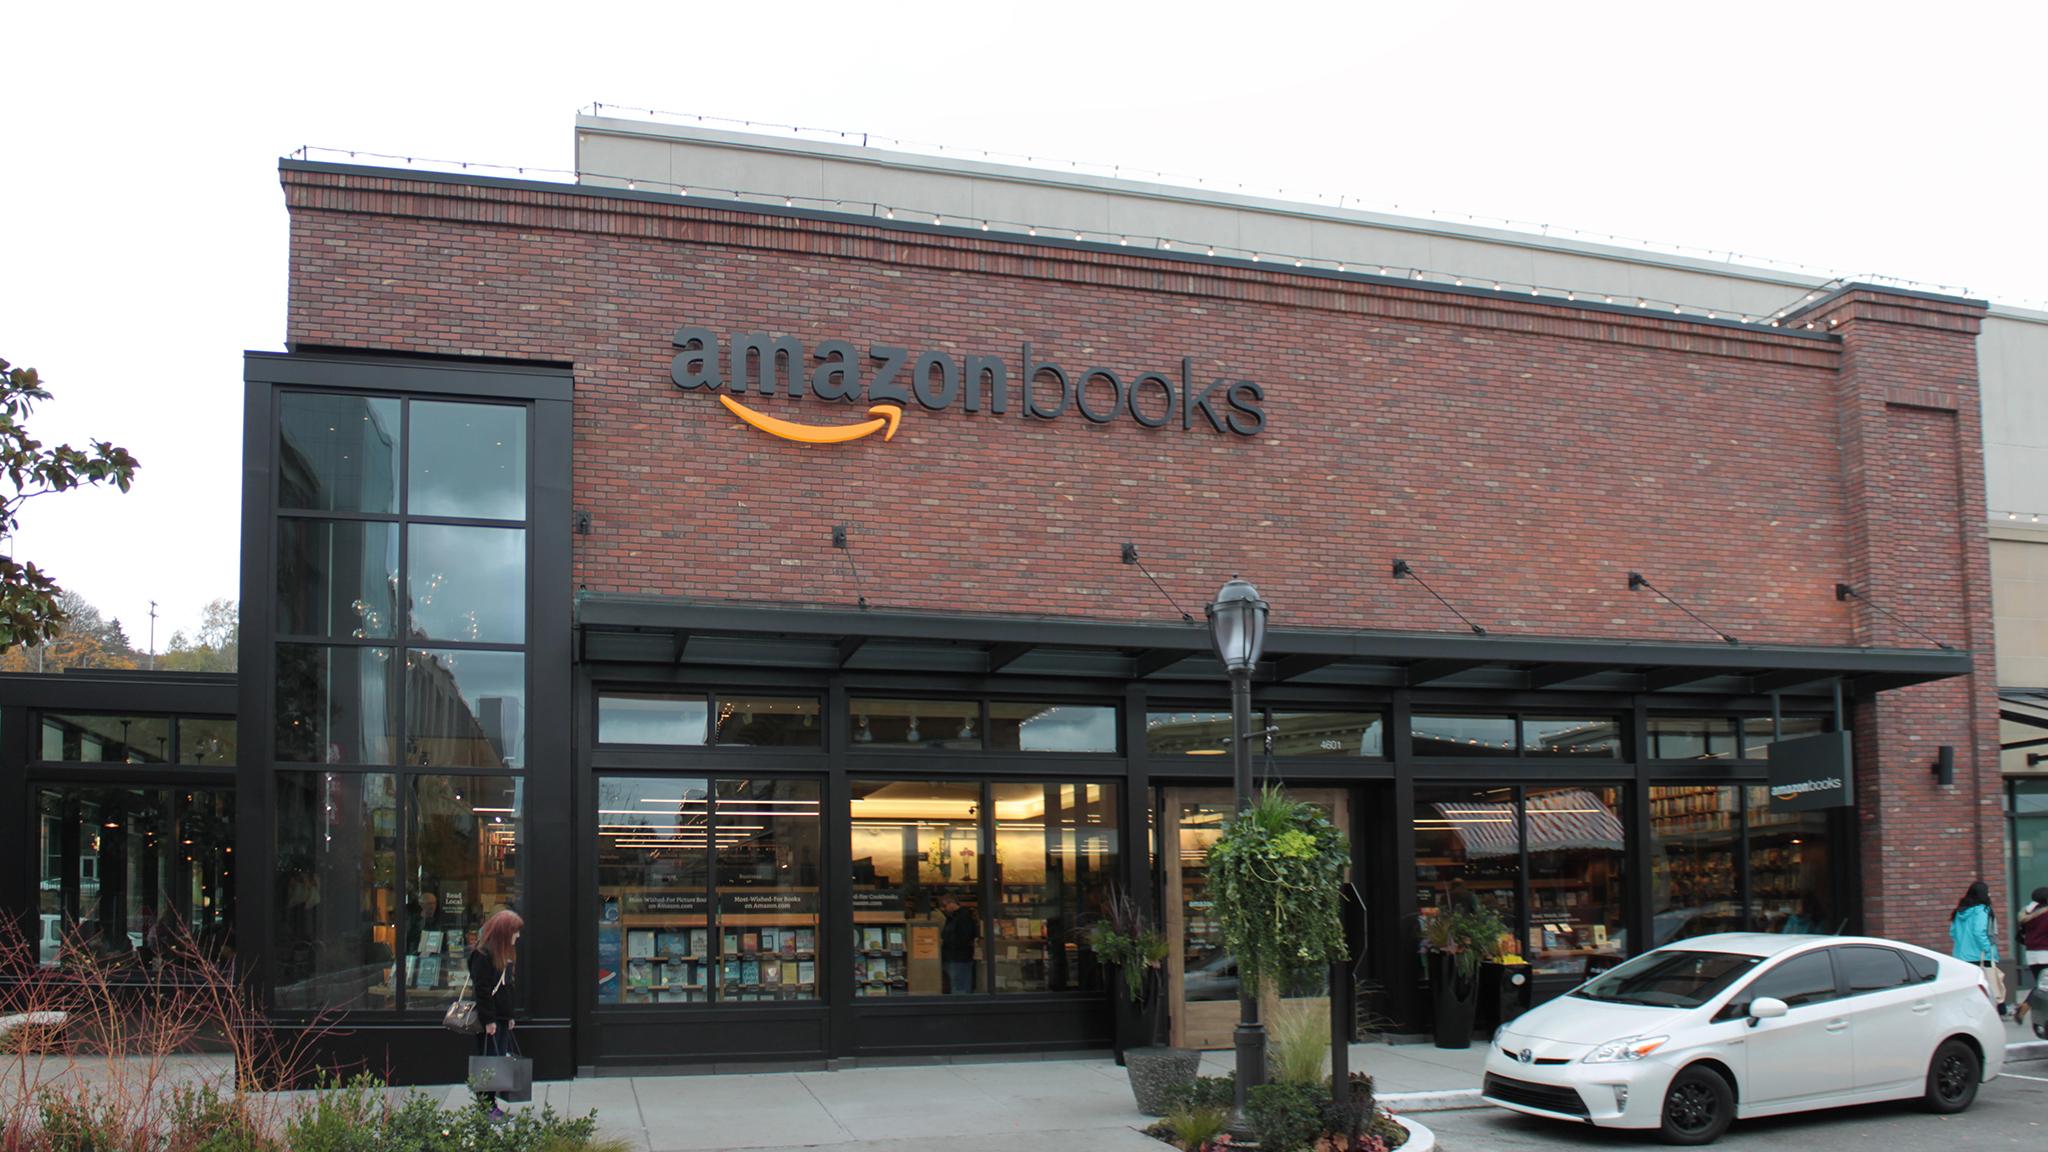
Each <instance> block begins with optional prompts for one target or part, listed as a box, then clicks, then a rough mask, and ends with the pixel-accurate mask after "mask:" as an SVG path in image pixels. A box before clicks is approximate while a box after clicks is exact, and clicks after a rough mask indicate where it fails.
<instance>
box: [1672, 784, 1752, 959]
mask: <svg viewBox="0 0 2048 1152" xmlns="http://www.w3.org/2000/svg"><path fill="white" fill-rule="evenodd" d="M1740 802H1741V798H1740V797H1739V796H1738V795H1737V793H1736V791H1735V789H1734V788H1733V787H1732V786H1721V785H1660V786H1656V787H1652V788H1651V789H1650V912H1651V921H1650V927H1651V933H1650V944H1651V946H1652V947H1656V946H1659V945H1664V944H1669V943H1670V942H1672V941H1673V940H1684V939H1687V938H1688V937H1692V936H1704V935H1706V934H1707V933H1710V932H1736V931H1740V930H1741V929H1742V905H1741V892H1740V891H1739V890H1738V889H1737V887H1736V884H1737V877H1736V852H1737V850H1738V849H1739V847H1740V845H1741V836H1742V813H1741V811H1740V809H1739V807H1738V805H1739V804H1740Z"/></svg>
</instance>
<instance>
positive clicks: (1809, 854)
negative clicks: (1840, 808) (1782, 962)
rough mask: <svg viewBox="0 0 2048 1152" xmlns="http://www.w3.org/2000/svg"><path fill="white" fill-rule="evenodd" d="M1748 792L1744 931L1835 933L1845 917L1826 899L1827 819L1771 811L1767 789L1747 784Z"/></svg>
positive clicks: (1815, 814)
mask: <svg viewBox="0 0 2048 1152" xmlns="http://www.w3.org/2000/svg"><path fill="white" fill-rule="evenodd" d="M1748 792H1749V810H1748V813H1747V815H1748V819H1749V905H1750V908H1749V911H1750V927H1751V928H1752V929H1753V930H1754V931H1758V932H1801V933H1805V932H1815V933H1820V934H1822V935H1836V934H1839V933H1841V932H1842V931H1843V930H1845V929H1846V928H1847V927H1848V926H1849V918H1848V914H1847V912H1846V911H1845V910H1843V909H1839V908H1835V907H1833V906H1832V905H1831V903H1830V901H1829V899H1828V896H1829V894H1830V893H1831V892H1832V891H1833V884H1832V883H1831V880H1830V877H1831V873H1830V872H1829V870H1828V814H1827V813H1826V812H1796V811H1792V810H1789V809H1784V808H1773V807H1772V806H1771V790H1770V788H1769V786H1767V785H1762V784H1756V785H1751V786H1750V787H1749V788H1748Z"/></svg>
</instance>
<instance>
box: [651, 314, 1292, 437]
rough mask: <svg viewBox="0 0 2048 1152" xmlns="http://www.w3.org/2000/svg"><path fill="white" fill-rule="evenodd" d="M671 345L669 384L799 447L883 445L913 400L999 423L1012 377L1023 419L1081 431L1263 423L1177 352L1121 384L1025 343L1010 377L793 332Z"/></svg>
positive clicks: (1251, 403)
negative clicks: (876, 440)
mask: <svg viewBox="0 0 2048 1152" xmlns="http://www.w3.org/2000/svg"><path fill="white" fill-rule="evenodd" d="M671 343H672V344H673V345H674V347H675V349H676V353H675V359H674V361H673V362H672V363H671V365H670V369H669V375H670V377H671V378H672V379H673V380H674V381H675V385H676V387H677V388H679V389H681V390H683V391H685V392H690V391H698V390H704V391H712V392H720V393H721V394H720V395H719V397H718V400H719V403H721V404H723V405H724V406H725V409H726V411H728V412H730V413H732V414H733V415H734V416H736V417H738V418H739V419H740V420H741V422H743V423H745V424H747V425H749V426H751V427H753V428H756V429H758V430H760V431H762V432H765V433H767V434H768V435H770V436H775V437H778V438H780V439H783V440H791V441H795V442H796V443H799V444H845V443H850V442H851V441H854V440H861V439H865V438H867V437H869V436H872V435H874V434H875V433H877V432H880V433H881V434H882V439H883V440H884V441H887V440H892V439H894V438H895V436H896V429H897V428H898V426H900V425H901V424H902V422H903V414H904V411H905V410H906V409H908V408H909V407H910V406H911V405H912V404H913V403H914V404H916V405H917V406H919V407H921V408H925V409H928V410H930V411H934V412H939V411H944V410H946V409H949V408H954V407H958V408H959V409H960V410H961V411H962V412H964V413H967V414H969V415H973V416H1007V415H1008V414H1009V413H1010V411H1011V404H1010V401H1011V389H1010V382H1011V380H1012V379H1013V378H1014V379H1015V380H1016V381H1017V383H1018V388H1017V396H1016V399H1017V400H1018V404H1017V408H1018V410H1019V413H1020V415H1021V416H1022V417H1023V418H1025V419H1029V420H1057V419H1060V418H1061V417H1064V416H1066V415H1067V414H1068V413H1070V412H1078V413H1079V414H1080V415H1081V418H1082V419H1084V420H1086V421H1088V422H1089V423H1091V424H1109V423H1113V422H1116V421H1119V420H1122V419H1124V418H1126V417H1128V418H1129V419H1130V420H1132V421H1133V422H1135V423H1137V424H1139V425H1141V426H1143V427H1145V428H1156V429H1166V428H1172V427H1174V426H1175V425H1178V426H1179V430H1180V431H1182V432H1194V431H1197V430H1206V431H1209V432H1210V433H1212V434H1216V435H1234V436H1256V435H1258V434H1259V433H1260V432H1262V431H1264V430H1265V427H1266V410H1265V407H1264V401H1265V398H1266V393H1265V389H1263V388H1261V387H1260V386H1259V385H1258V384H1256V383H1254V382H1252V381H1250V380H1240V379H1232V378H1230V377H1218V378H1215V379H1213V380H1211V381H1210V382H1209V383H1208V384H1206V385H1201V386H1197V385H1196V383H1195V376H1194V359H1193V358H1192V357H1187V356H1183V357H1181V358H1180V364H1179V371H1178V372H1177V373H1174V374H1171V375H1169V374H1167V373H1162V372H1139V373H1137V374H1135V375H1130V376H1128V379H1126V374H1125V373H1120V372H1118V371H1116V370H1114V369H1110V368H1089V369H1087V370H1085V371H1083V372H1080V373H1079V374H1070V373H1069V372H1068V371H1067V369H1065V368H1063V367H1061V366H1060V365H1059V364H1058V363H1056V362H1054V361H1052V360H1048V359H1045V358H1043V357H1040V356H1036V355H1034V354H1033V353H1032V350H1031V345H1029V344H1026V345H1024V347H1023V351H1022V354H1021V355H1020V357H1019V359H1018V361H1017V364H1018V368H1019V370H1018V371H1017V372H1016V373H1015V375H1014V377H1013V375H1012V372H1011V367H1010V362H1009V361H1008V360H1006V359H1004V358H1003V357H1000V356H981V355H975V356H968V357H966V358H965V360H964V363H963V361H961V360H956V359H955V358H954V357H953V356H952V355H951V354H950V353H946V352H930V351H928V352H920V353H917V354H916V355H912V354H911V352H910V350H909V349H907V348H901V347H897V346H895V345H890V344H869V345H867V347H866V349H865V353H863V350H862V349H861V348H859V347H856V346H855V345H854V344H853V343H852V342H851V341H847V340H821V341H819V342H818V344H817V346H816V347H815V348H812V349H808V350H806V349H805V347H804V345H803V343H802V342H801V341H799V340H797V339H796V338H795V337H792V336H773V335H769V334H767V333H748V334H744V335H739V336H735V337H733V338H732V339H731V340H730V341H729V342H728V343H726V344H725V345H724V347H721V342H720V340H719V338H718V335H717V334H716V333H714V332H712V331H711V330H710V329H708V328H679V329H677V330H676V334H675V338H674V339H673V340H672V341H671ZM906 369H908V371H907V372H906ZM749 393H755V394H758V395H760V396H762V397H764V398H774V397H781V396H787V397H788V398H789V399H792V400H801V399H804V398H805V397H806V396H807V395H808V396H811V397H815V398H817V399H819V400H824V401H832V402H838V403H842V404H860V403H862V402H863V401H865V402H866V404H867V412H866V418H865V419H858V420H854V421H851V422H848V421H845V420H831V419H822V420H819V421H816V422H811V421H796V420H789V419H785V418H783V417H778V416H770V415H768V414H767V413H766V412H763V411H761V410H760V409H758V408H755V407H752V406H750V405H749V404H747V403H745V402H744V401H743V400H741V399H740V397H745V396H747V395H748V394H749ZM819 415H821V416H822V415H824V414H823V413H820V414H819Z"/></svg>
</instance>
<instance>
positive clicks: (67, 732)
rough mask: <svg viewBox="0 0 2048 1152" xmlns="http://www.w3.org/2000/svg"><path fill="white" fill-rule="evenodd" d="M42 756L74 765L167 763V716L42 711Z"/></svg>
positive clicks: (168, 723) (169, 749)
mask: <svg viewBox="0 0 2048 1152" xmlns="http://www.w3.org/2000/svg"><path fill="white" fill-rule="evenodd" d="M42 759H44V760H61V761H64V762H67V763H74V764H168V763H170V761H171V718H170V717H168V716H122V715H116V714H111V713H96V712H45V713H43V716H42Z"/></svg>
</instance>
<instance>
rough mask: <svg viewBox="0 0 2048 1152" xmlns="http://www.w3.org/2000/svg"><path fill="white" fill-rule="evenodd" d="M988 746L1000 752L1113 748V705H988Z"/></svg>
mask: <svg viewBox="0 0 2048 1152" xmlns="http://www.w3.org/2000/svg"><path fill="white" fill-rule="evenodd" d="M988 730H989V731H988V736H989V739H988V746H989V747H990V748H992V749H994V750H996V751H999V752H1003V751H1009V752H1114V751H1116V746H1117V740H1116V709H1115V708H1113V707H1110V706H1108V705H1096V704H1026V703H1020V702H1017V701H1008V700H996V701H992V702H991V703H990V704H989V706H988Z"/></svg>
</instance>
